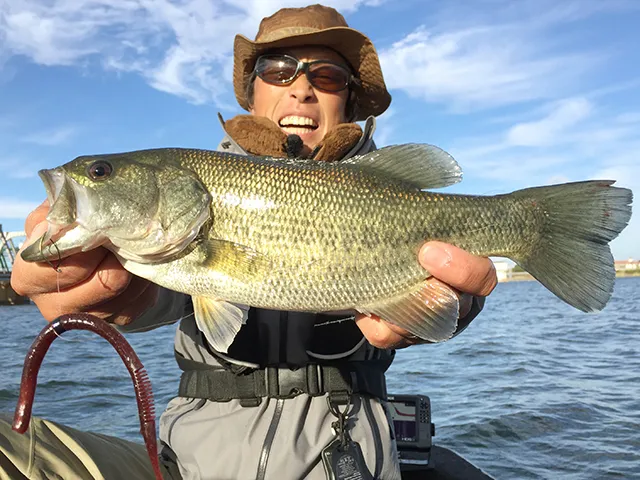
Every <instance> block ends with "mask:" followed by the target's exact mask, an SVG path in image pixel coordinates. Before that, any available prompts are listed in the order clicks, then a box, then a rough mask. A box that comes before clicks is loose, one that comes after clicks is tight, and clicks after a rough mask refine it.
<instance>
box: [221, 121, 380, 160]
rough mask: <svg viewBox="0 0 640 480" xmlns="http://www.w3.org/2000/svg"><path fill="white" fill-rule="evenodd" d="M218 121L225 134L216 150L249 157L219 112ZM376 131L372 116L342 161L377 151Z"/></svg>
mask: <svg viewBox="0 0 640 480" xmlns="http://www.w3.org/2000/svg"><path fill="white" fill-rule="evenodd" d="M218 121H219V122H220V127H221V128H222V131H223V132H224V137H223V139H222V141H221V142H220V144H219V145H218V148H217V149H216V150H218V151H220V152H227V153H234V154H236V155H249V154H248V153H247V152H246V151H245V150H244V149H243V148H242V147H241V146H240V145H238V144H237V143H236V141H235V140H234V139H233V138H231V135H229V134H228V133H227V131H226V130H225V128H224V118H222V114H221V113H219V112H218ZM375 130H376V118H375V117H374V116H373V115H371V116H369V117H368V118H367V119H366V120H365V123H364V126H363V127H362V137H360V140H359V141H358V143H356V144H355V146H354V147H353V148H352V149H351V150H350V151H349V152H348V153H347V154H346V155H345V156H344V157H343V158H341V159H340V160H345V159H347V158H351V157H354V156H356V155H362V154H365V153H368V152H371V151H373V150H376V149H377V147H376V144H375V142H374V141H373V134H374V132H375Z"/></svg>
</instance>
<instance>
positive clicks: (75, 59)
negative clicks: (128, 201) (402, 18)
mask: <svg viewBox="0 0 640 480" xmlns="http://www.w3.org/2000/svg"><path fill="white" fill-rule="evenodd" d="M308 3H309V2H307V1H303V0H297V1H295V0H291V1H285V0H270V1H262V0H250V1H246V0H245V1H240V0H224V1H223V0H220V1H210V0H50V1H48V2H41V1H38V0H11V2H10V3H9V2H8V1H7V0H0V69H1V68H2V66H3V61H5V62H6V60H7V59H8V58H10V57H11V56H16V55H20V56H24V57H27V58H29V59H30V60H31V61H33V62H35V63H38V64H41V65H64V66H70V65H81V64H83V63H87V62H97V63H98V64H100V65H102V66H103V67H104V68H106V69H109V70H113V71H117V72H128V73H132V72H133V73H137V74H139V75H141V76H143V77H144V78H145V79H146V80H147V81H148V82H149V84H150V85H151V86H152V87H154V88H156V89H158V90H160V91H163V92H167V93H170V94H173V95H177V96H180V97H182V98H185V99H187V100H188V101H190V102H193V103H197V104H198V103H205V102H217V103H218V105H219V106H223V107H224V106H227V105H224V103H225V100H224V99H225V98H228V93H229V92H230V91H231V88H232V86H231V83H230V78H231V70H230V67H229V64H230V57H231V54H232V49H233V38H234V36H235V35H236V33H243V34H245V35H247V36H249V37H250V38H252V37H253V36H254V35H255V32H256V31H257V29H258V24H259V22H260V20H261V19H262V18H263V17H264V16H267V15H271V14H273V13H274V12H275V11H276V10H278V9H279V8H281V7H296V6H297V7H299V6H304V5H307V4H308ZM323 3H324V4H326V5H329V6H333V7H336V8H337V9H338V10H340V11H341V12H351V11H354V10H355V9H357V8H358V7H359V6H361V5H371V6H374V5H378V4H380V3H382V2H380V1H379V0H369V1H363V0H333V1H327V2H323Z"/></svg>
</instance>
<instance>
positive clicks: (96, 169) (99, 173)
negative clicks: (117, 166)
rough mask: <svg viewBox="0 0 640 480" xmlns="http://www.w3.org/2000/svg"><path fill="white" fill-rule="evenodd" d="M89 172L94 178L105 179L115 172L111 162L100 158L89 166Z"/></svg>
mask: <svg viewBox="0 0 640 480" xmlns="http://www.w3.org/2000/svg"><path fill="white" fill-rule="evenodd" d="M87 172H88V173H89V176H90V177H91V178H92V179H93V180H105V179H107V178H109V177H110V176H111V174H112V173H113V167H112V166H111V164H110V163H109V162H105V161H104V160H98V161H97V162H95V163H92V164H91V165H90V166H89V168H88V169H87Z"/></svg>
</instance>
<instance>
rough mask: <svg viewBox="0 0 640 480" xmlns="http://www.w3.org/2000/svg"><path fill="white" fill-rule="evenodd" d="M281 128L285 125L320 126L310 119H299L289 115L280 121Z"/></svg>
mask: <svg viewBox="0 0 640 480" xmlns="http://www.w3.org/2000/svg"><path fill="white" fill-rule="evenodd" d="M279 123H280V126H281V127H283V126H285V125H299V126H304V127H314V128H315V127H317V126H318V124H317V123H316V122H315V121H314V120H313V119H312V118H309V117H298V116H295V115H289V116H287V117H284V118H282V119H281V120H280V122H279Z"/></svg>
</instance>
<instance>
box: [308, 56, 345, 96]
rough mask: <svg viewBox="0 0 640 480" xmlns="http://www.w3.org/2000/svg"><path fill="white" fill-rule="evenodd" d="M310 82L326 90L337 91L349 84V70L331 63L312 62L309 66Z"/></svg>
mask: <svg viewBox="0 0 640 480" xmlns="http://www.w3.org/2000/svg"><path fill="white" fill-rule="evenodd" d="M309 81H310V82H311V84H312V85H313V86H314V87H316V88H318V89H320V90H325V91H327V92H339V91H340V90H343V89H345V88H346V87H347V85H348V84H349V72H347V70H346V69H344V68H342V67H339V66H338V65H333V64H331V63H314V64H312V65H310V66H309Z"/></svg>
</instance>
